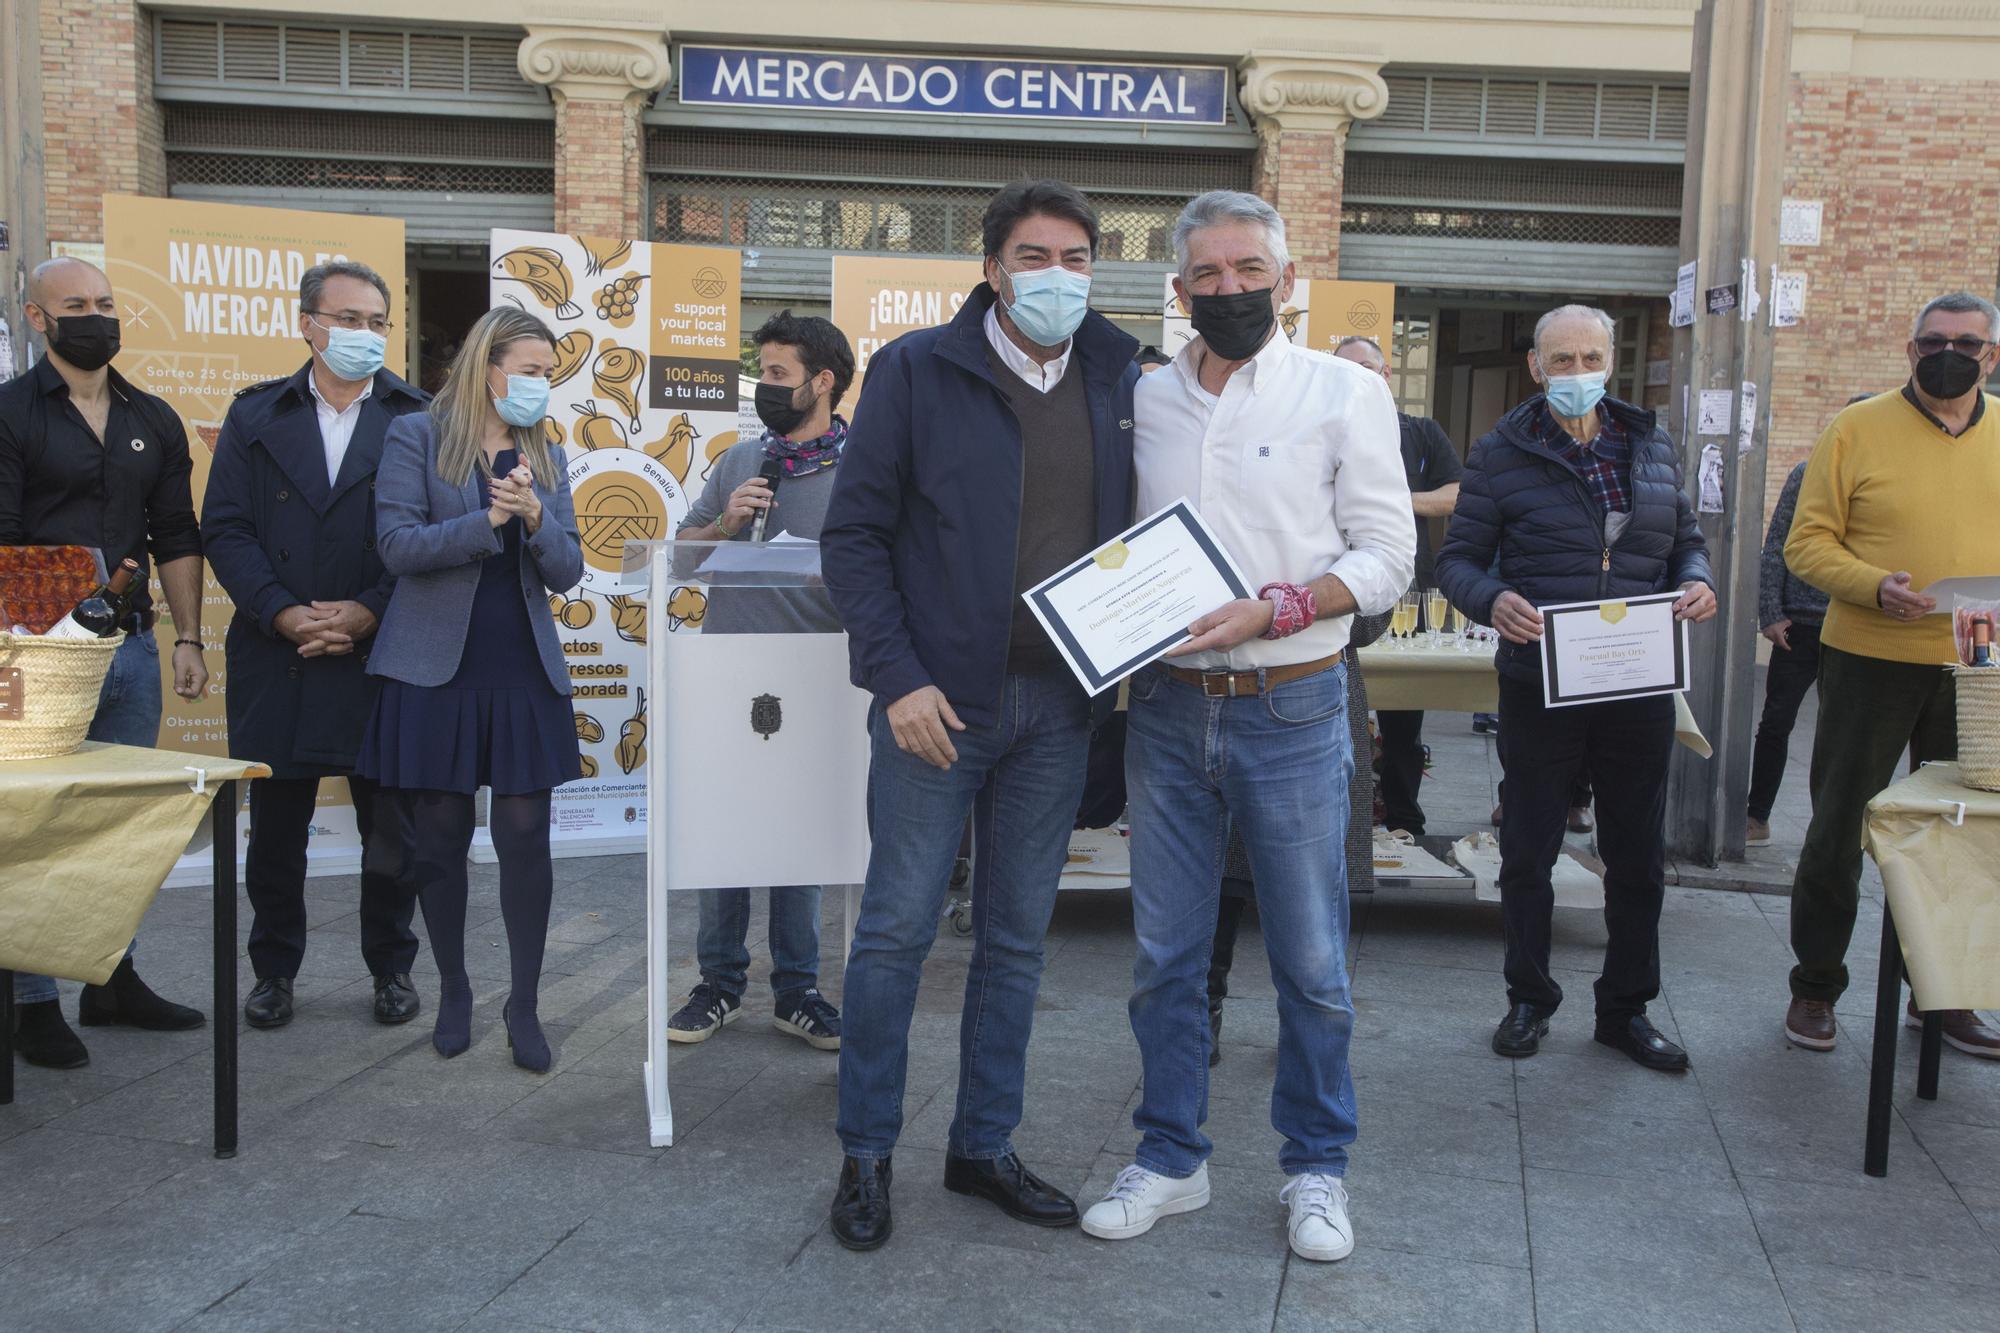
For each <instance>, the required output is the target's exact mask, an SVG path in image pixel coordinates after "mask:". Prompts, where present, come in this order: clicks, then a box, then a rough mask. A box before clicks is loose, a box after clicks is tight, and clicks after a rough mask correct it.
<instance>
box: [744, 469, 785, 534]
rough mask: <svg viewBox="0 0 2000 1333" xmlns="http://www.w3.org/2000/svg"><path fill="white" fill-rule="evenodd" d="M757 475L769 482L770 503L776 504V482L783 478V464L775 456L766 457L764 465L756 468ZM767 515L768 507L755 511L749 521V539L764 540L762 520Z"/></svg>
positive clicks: (769, 514)
mask: <svg viewBox="0 0 2000 1333" xmlns="http://www.w3.org/2000/svg"><path fill="white" fill-rule="evenodd" d="M757 475H758V476H760V477H762V478H763V479H764V480H765V481H767V482H769V483H770V484H771V503H772V505H776V504H777V502H778V483H779V482H781V481H783V480H784V479H785V465H784V464H783V463H780V462H779V461H778V460H777V459H775V458H767V459H765V460H764V466H763V467H761V468H759V469H758V470H757ZM769 517H771V510H770V509H769V508H765V509H759V510H758V511H757V517H756V518H754V519H752V520H751V521H750V540H751V541H753V542H761V541H763V540H764V520H765V519H767V518H769Z"/></svg>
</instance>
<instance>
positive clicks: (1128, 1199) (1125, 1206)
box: [1083, 1164, 1208, 1240]
mask: <svg viewBox="0 0 2000 1333" xmlns="http://www.w3.org/2000/svg"><path fill="white" fill-rule="evenodd" d="M1207 1206H1208V1167H1207V1165H1206V1164H1204V1165H1202V1166H1200V1167H1198V1168H1196V1170H1195V1173H1194V1174H1193V1175H1191V1176H1189V1177H1188V1178H1187V1179H1185V1180H1175V1179H1174V1178H1173V1177H1172V1176H1163V1175H1161V1174H1160V1173H1159V1172H1157V1171H1148V1170H1147V1169H1146V1168H1145V1167H1143V1166H1128V1167H1126V1168H1125V1169H1124V1170H1123V1171H1120V1172H1119V1173H1118V1179H1117V1180H1115V1181H1113V1182H1112V1183H1111V1192H1110V1193H1108V1194H1106V1195H1105V1196H1104V1197H1103V1198H1102V1199H1100V1200H1098V1201H1097V1202H1096V1203H1094V1204H1092V1205H1091V1206H1090V1210H1089V1211H1088V1212H1086V1213H1085V1214H1084V1215H1083V1230H1084V1233H1085V1234H1086V1235H1091V1236H1095V1237H1097V1238H1098V1239H1099V1240H1130V1239H1132V1237H1134V1236H1143V1235H1145V1234H1146V1233H1147V1232H1148V1231H1151V1230H1152V1229H1153V1223H1155V1222H1157V1221H1159V1220H1160V1219H1161V1218H1163V1217H1172V1216H1173V1215H1174V1214H1175V1213H1191V1212H1193V1211H1194V1210H1195V1209H1197V1208H1206V1207H1207Z"/></svg>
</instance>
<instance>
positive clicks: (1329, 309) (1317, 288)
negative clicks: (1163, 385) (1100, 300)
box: [1160, 273, 1396, 356]
mask: <svg viewBox="0 0 2000 1333" xmlns="http://www.w3.org/2000/svg"><path fill="white" fill-rule="evenodd" d="M1160 311H1161V313H1162V314H1163V315H1164V316H1165V322H1164V326H1163V327H1162V329H1161V337H1160V350H1161V351H1163V352H1165V353H1166V354H1167V355H1168V356H1176V355H1178V354H1179V353H1180V350H1181V348H1182V347H1184V346H1186V345H1187V344H1188V343H1190V342H1192V341H1193V340H1194V326H1193V325H1192V324H1191V323H1189V322H1188V317H1187V312H1186V311H1185V310H1183V309H1181V303H1180V298H1179V297H1177V296H1175V295H1174V277H1173V274H1171V273H1169V274H1167V275H1166V278H1165V283H1164V291H1163V300H1162V304H1161V306H1160ZM1278 321H1279V323H1280V324H1282V325H1283V326H1284V329H1285V336H1286V337H1288V338H1290V339H1291V340H1292V341H1293V342H1294V343H1297V344H1298V345H1299V346H1300V347H1311V348H1316V349H1317V350H1319V351H1322V352H1331V351H1332V350H1333V349H1334V346H1335V345H1336V344H1337V343H1339V341H1340V340H1341V339H1342V338H1345V337H1347V336H1348V335H1349V334H1350V333H1358V334H1360V335H1361V336H1362V337H1364V338H1373V339H1374V340H1375V345H1376V346H1378V347H1380V348H1382V350H1383V351H1384V352H1389V351H1390V350H1391V348H1392V346H1393V344H1394V341H1395V328H1396V284H1395V283H1393V282H1350V281H1348V280H1347V279H1345V278H1300V279H1299V280H1298V281H1297V282H1296V283H1295V284H1294V285H1293V287H1292V299H1291V300H1289V301H1287V302H1286V303H1285V308H1284V309H1283V310H1281V311H1279V312H1278Z"/></svg>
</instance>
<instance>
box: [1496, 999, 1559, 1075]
mask: <svg viewBox="0 0 2000 1333" xmlns="http://www.w3.org/2000/svg"><path fill="white" fill-rule="evenodd" d="M1548 1035H1549V1016H1548V1015H1547V1014H1545V1013H1543V1012H1542V1011H1541V1010H1539V1009H1537V1008H1535V1006H1534V1005H1532V1004H1529V1003H1527V1002H1526V1001H1525V1000H1524V1001H1522V1002H1521V1003H1520V1004H1517V1005H1515V1006H1514V1007H1513V1008H1512V1009H1509V1010H1508V1011H1507V1016H1506V1017H1505V1018H1503V1019H1501V1020H1500V1026H1499V1027H1497V1028H1495V1029H1494V1030H1493V1053H1494V1054H1495V1055H1504V1056H1506V1057H1507V1058H1508V1059H1510V1060H1520V1059H1523V1058H1525V1057H1527V1056H1530V1055H1533V1054H1534V1053H1535V1052H1536V1051H1539V1050H1540V1049H1542V1038H1543V1037H1546V1036H1548Z"/></svg>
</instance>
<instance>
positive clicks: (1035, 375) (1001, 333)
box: [986, 301, 1076, 393]
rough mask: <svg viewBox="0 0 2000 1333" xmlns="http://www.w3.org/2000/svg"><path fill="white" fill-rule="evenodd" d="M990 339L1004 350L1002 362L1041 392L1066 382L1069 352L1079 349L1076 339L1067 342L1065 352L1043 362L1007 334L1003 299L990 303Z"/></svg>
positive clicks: (987, 328)
mask: <svg viewBox="0 0 2000 1333" xmlns="http://www.w3.org/2000/svg"><path fill="white" fill-rule="evenodd" d="M986 341H987V343H988V344H989V345H990V346H991V347H992V348H993V350H994V351H996V352H998V353H999V354H1000V364H1001V365H1003V366H1005V367H1007V369H1009V370H1011V371H1013V372H1014V373H1015V374H1016V375H1019V376H1020V377H1021V380H1022V382H1023V383H1025V384H1026V385H1027V386H1028V387H1029V388H1031V389H1034V390H1036V391H1037V392H1039V393H1047V392H1048V391H1049V390H1051V389H1053V388H1055V387H1056V385H1058V384H1061V383H1062V377H1063V372H1064V371H1066V370H1068V369H1069V354H1070V353H1071V352H1072V351H1074V350H1076V339H1074V338H1071V339H1070V340H1069V341H1068V342H1066V343H1064V344H1063V349H1062V355H1061V356H1059V357H1056V358H1055V359H1054V360H1053V361H1050V362H1048V363H1047V364H1043V363H1042V362H1039V361H1037V360H1035V358H1033V357H1032V356H1029V355H1028V354H1027V353H1026V352H1024V351H1022V350H1021V349H1020V348H1019V347H1016V346H1015V345H1014V340H1013V339H1012V338H1009V337H1008V336H1007V330H1005V329H1003V328H1001V327H1000V303H999V302H997V301H996V302H994V303H993V304H992V305H990V306H987V307H986Z"/></svg>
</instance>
